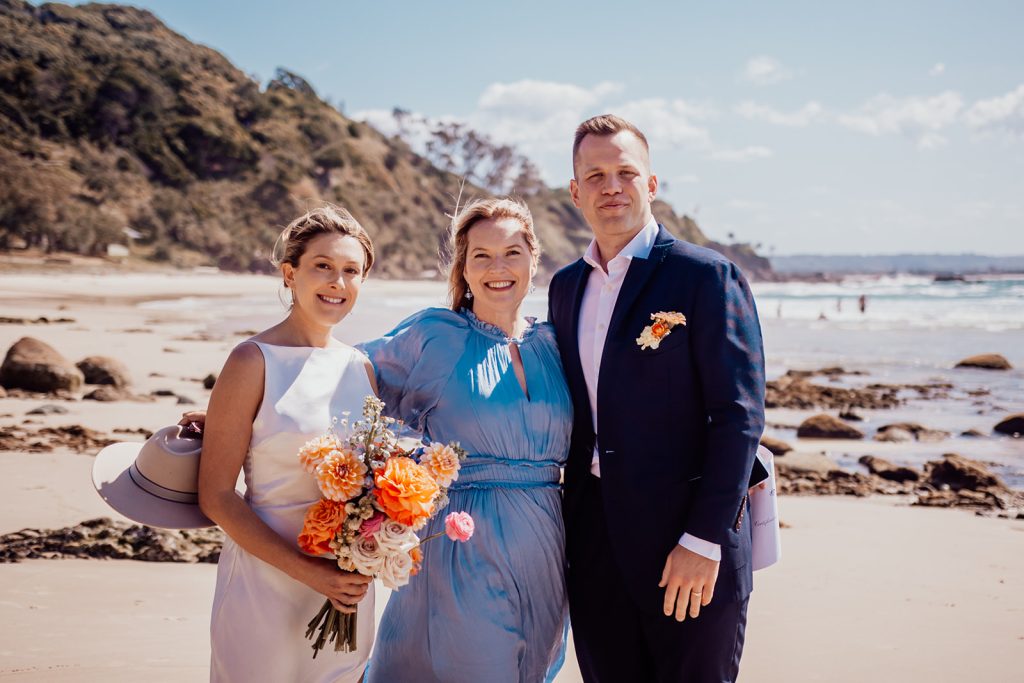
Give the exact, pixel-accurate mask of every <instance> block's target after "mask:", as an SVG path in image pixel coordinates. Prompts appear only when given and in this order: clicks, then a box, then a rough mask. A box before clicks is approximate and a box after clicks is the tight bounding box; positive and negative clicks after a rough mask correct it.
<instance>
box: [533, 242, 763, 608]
mask: <svg viewBox="0 0 1024 683" xmlns="http://www.w3.org/2000/svg"><path fill="white" fill-rule="evenodd" d="M590 271H591V266H590V265H588V264H587V263H586V262H585V261H583V260H582V259H580V260H578V261H576V262H574V263H572V264H570V265H568V266H566V267H565V268H563V269H562V270H560V271H559V272H558V273H556V274H555V276H554V278H553V279H552V281H551V285H550V288H549V291H548V319H549V320H550V321H551V322H552V323H553V324H554V327H555V332H556V334H557V337H558V346H559V350H560V353H561V356H562V364H563V366H564V368H565V373H566V378H567V380H568V383H569V389H570V392H571V394H572V399H573V408H574V411H575V412H574V414H575V421H574V424H573V432H572V442H571V446H570V452H569V458H568V462H567V464H566V468H565V497H564V514H565V520H566V533H567V550H568V561H569V566H570V569H569V571H570V576H571V577H574V576H576V575H577V573H576V571H575V569H576V567H574V566H573V548H574V543H573V538H574V529H576V528H578V527H577V525H578V524H584V525H585V524H588V523H593V522H594V520H579V519H576V518H575V516H574V512H575V509H576V507H577V505H576V504H577V501H578V499H579V494H580V492H581V490H582V486H583V484H584V481H585V478H586V477H587V476H589V469H590V462H591V459H592V456H593V450H594V446H595V442H596V445H597V447H598V451H599V454H600V458H601V489H602V498H603V501H604V507H605V515H606V518H607V523H608V533H609V537H610V539H611V544H612V549H613V553H612V554H613V556H614V557H615V559H616V560H617V562H618V565H619V568H620V570H621V572H622V574H623V576H624V577H625V578H626V581H627V583H628V585H629V588H628V590H629V592H630V595H631V596H632V597H633V599H634V601H635V602H636V604H637V606H638V607H639V608H641V609H644V610H648V611H651V612H659V613H660V612H661V610H662V603H663V599H664V590H663V589H661V588H658V582H659V581H660V579H661V573H662V569H663V568H664V564H665V559H666V558H667V557H668V554H669V552H670V551H671V550H672V549H673V548H674V547H675V545H676V543H677V542H678V540H679V537H680V536H681V535H682V534H683V533H684V532H688V533H691V534H693V535H695V536H697V537H699V538H702V539H705V540H707V541H711V542H713V543H718V544H720V545H721V546H722V562H721V565H720V567H719V576H718V582H717V584H716V586H715V597H714V599H715V600H741V599H743V598H745V597H746V596H747V595H748V594H749V593H750V591H751V588H752V577H751V569H750V538H751V536H750V528H749V524H747V523H746V514H745V506H746V505H747V502H746V493H747V484H748V481H749V477H750V472H751V467H752V465H753V460H754V452H755V450H756V448H757V444H758V440H759V439H760V437H761V432H762V431H763V429H764V391H765V387H764V351H763V347H762V342H761V328H760V324H759V322H758V319H757V311H756V309H755V306H754V299H753V296H752V295H751V293H750V287H749V286H748V284H747V282H746V280H745V279H744V277H743V275H742V273H740V271H739V268H737V267H736V266H735V265H734V264H733V263H732V262H730V261H729V260H728V259H726V258H725V257H723V256H722V255H721V254H719V253H718V252H715V251H712V250H710V249H704V248H702V247H697V246H694V245H692V244H690V243H687V242H683V241H681V240H677V239H675V238H674V237H672V235H671V234H669V232H668V231H666V230H665V228H664V227H661V226H659V232H658V237H657V240H656V241H655V244H654V247H653V248H652V250H651V253H650V256H649V258H647V259H640V258H634V259H632V261H631V263H630V266H629V270H628V271H627V273H626V276H625V280H624V282H623V284H622V289H621V290H620V293H619V297H618V300H617V302H616V304H615V309H614V312H613V313H612V318H611V324H610V325H609V328H608V337H607V340H606V342H605V347H604V353H603V355H602V358H601V367H600V374H599V379H598V394H597V413H598V420H597V423H598V431H599V432H600V435H599V436H596V435H595V434H594V429H593V421H592V419H591V409H590V400H589V398H588V396H587V388H586V383H585V380H584V378H583V368H582V365H581V363H580V356H579V342H578V323H579V315H580V304H581V301H582V298H583V291H584V289H585V287H586V284H587V280H588V278H589V275H590ZM659 311H670V312H677V313H682V314H683V315H685V316H686V325H685V326H681V325H677V326H676V327H674V328H673V329H672V331H671V332H670V333H669V334H668V335H667V336H666V337H664V338H663V339H662V341H661V344H660V345H659V347H658V348H657V349H651V348H648V349H641V348H640V346H639V345H638V344H637V342H636V339H637V337H639V336H640V333H641V331H642V330H643V328H644V327H646V326H647V325H650V324H651V323H652V320H651V314H652V313H656V312H659ZM741 510H742V512H741Z"/></svg>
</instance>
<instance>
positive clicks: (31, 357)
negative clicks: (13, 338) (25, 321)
mask: <svg viewBox="0 0 1024 683" xmlns="http://www.w3.org/2000/svg"><path fill="white" fill-rule="evenodd" d="M82 381H83V377H82V372H81V371H80V370H79V369H78V368H76V367H75V366H74V365H72V364H71V362H70V361H69V360H68V359H67V358H65V357H64V356H62V355H60V353H58V352H57V350H56V349H54V348H53V347H52V346H50V345H49V344H47V343H45V342H42V341H39V340H38V339H35V338H34V337H22V338H21V339H19V340H18V341H17V342H15V343H14V345H13V346H11V348H10V349H8V350H7V356H6V357H5V358H4V362H3V365H2V366H0V384H2V385H3V386H4V387H7V388H8V389H11V388H14V389H24V390H26V391H32V392H39V393H58V392H71V391H76V390H77V389H78V388H79V387H81V386H82Z"/></svg>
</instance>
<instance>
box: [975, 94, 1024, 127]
mask: <svg viewBox="0 0 1024 683" xmlns="http://www.w3.org/2000/svg"><path fill="white" fill-rule="evenodd" d="M964 120H965V121H966V122H967V125H968V126H969V127H970V128H971V129H973V130H975V131H977V132H979V133H993V132H1008V133H1010V134H1012V135H1017V136H1020V137H1024V84H1022V85H1019V86H1017V89H1016V90H1011V91H1010V92H1008V93H1006V94H1005V95H1000V96H998V97H992V98H989V99H987V100H979V101H977V102H975V103H974V104H973V105H971V107H970V109H968V110H967V112H966V113H965V114H964Z"/></svg>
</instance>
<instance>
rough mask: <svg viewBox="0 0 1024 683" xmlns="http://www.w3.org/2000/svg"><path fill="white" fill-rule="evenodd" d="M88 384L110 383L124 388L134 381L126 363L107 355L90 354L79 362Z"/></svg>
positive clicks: (78, 365)
mask: <svg viewBox="0 0 1024 683" xmlns="http://www.w3.org/2000/svg"><path fill="white" fill-rule="evenodd" d="M76 365H77V367H78V369H79V370H81V371H82V375H83V376H84V377H85V383H86V384H108V385H110V386H114V387H117V388H118V389H124V388H125V387H127V386H129V385H130V384H131V383H132V380H131V375H130V374H129V372H128V368H126V367H125V366H124V363H122V362H121V361H119V360H117V359H116V358H108V357H106V356H89V357H88V358H85V359H83V360H80V361H79V362H78V363H77V364H76Z"/></svg>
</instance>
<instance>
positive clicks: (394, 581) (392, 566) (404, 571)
mask: <svg viewBox="0 0 1024 683" xmlns="http://www.w3.org/2000/svg"><path fill="white" fill-rule="evenodd" d="M412 565H413V562H412V558H411V557H409V553H408V552H401V553H395V554H394V555H388V556H387V557H385V558H384V567H383V569H381V572H380V581H381V583H383V584H384V586H385V587H387V588H390V589H391V590H397V589H399V588H401V587H402V586H404V585H406V584H407V583H409V575H410V573H411V572H412Z"/></svg>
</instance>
